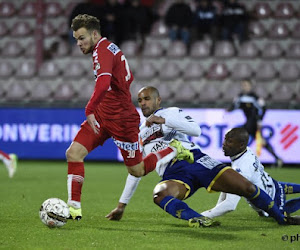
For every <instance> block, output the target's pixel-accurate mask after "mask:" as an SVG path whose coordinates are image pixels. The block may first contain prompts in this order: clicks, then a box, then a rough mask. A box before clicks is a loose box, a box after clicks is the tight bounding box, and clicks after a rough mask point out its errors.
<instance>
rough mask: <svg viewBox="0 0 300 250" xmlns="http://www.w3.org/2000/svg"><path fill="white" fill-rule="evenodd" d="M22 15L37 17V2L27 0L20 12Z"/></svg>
mask: <svg viewBox="0 0 300 250" xmlns="http://www.w3.org/2000/svg"><path fill="white" fill-rule="evenodd" d="M18 15H19V16H20V17H35V15H36V3H35V2H31V1H25V2H24V3H23V4H22V5H21V7H20V10H19V12H18Z"/></svg>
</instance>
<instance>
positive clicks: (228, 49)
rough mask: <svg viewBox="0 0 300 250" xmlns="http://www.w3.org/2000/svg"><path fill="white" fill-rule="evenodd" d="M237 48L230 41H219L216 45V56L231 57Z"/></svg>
mask: <svg viewBox="0 0 300 250" xmlns="http://www.w3.org/2000/svg"><path fill="white" fill-rule="evenodd" d="M234 55H235V49H234V47H233V45H232V43H231V42H230V41H219V42H217V43H216V45H215V50H214V56H215V57H217V58H231V57H233V56H234Z"/></svg>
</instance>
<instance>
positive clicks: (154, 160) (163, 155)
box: [143, 147, 176, 175]
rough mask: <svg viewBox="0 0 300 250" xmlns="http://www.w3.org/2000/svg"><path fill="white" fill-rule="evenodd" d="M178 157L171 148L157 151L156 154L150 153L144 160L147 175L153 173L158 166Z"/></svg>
mask: <svg viewBox="0 0 300 250" xmlns="http://www.w3.org/2000/svg"><path fill="white" fill-rule="evenodd" d="M175 156H176V151H175V150H174V149H172V148H170V147H167V148H165V149H163V150H160V151H157V152H155V153H150V154H149V155H148V156H146V157H145V158H144V160H143V161H144V167H145V174H144V175H146V174H148V173H149V172H152V171H153V170H154V169H155V168H156V165H157V164H164V163H167V162H169V161H170V160H171V159H173V158H174V157H175Z"/></svg>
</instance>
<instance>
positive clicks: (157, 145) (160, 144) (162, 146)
mask: <svg viewBox="0 0 300 250" xmlns="http://www.w3.org/2000/svg"><path fill="white" fill-rule="evenodd" d="M166 147H168V144H167V143H164V142H163V141H158V142H157V143H155V145H154V146H153V147H152V148H151V152H152V153H155V152H157V151H159V150H162V149H165V148H166Z"/></svg>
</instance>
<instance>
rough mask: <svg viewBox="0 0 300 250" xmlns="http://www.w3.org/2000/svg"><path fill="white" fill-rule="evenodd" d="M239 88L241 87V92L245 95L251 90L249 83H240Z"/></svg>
mask: <svg viewBox="0 0 300 250" xmlns="http://www.w3.org/2000/svg"><path fill="white" fill-rule="evenodd" d="M241 86H242V92H243V93H246V94H247V93H249V92H250V91H251V89H252V86H251V83H250V82H248V81H242V83H241Z"/></svg>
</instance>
